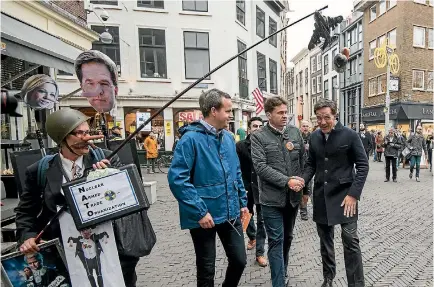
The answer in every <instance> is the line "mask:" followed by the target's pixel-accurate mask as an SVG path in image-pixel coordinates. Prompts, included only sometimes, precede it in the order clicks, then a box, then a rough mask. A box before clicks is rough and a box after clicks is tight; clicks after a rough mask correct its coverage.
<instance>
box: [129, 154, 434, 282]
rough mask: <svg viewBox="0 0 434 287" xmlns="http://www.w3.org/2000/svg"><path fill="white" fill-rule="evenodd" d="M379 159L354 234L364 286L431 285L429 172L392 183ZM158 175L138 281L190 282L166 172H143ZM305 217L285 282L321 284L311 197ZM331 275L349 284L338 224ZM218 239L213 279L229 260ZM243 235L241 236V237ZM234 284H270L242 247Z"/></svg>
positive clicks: (189, 248) (190, 267)
mask: <svg viewBox="0 0 434 287" xmlns="http://www.w3.org/2000/svg"><path fill="white" fill-rule="evenodd" d="M383 164H384V163H377V162H372V160H371V162H370V172H369V177H368V181H367V183H366V185H365V188H364V191H363V194H362V199H361V202H360V217H359V221H358V222H359V237H360V244H361V248H362V254H363V263H364V271H365V282H366V286H375V287H379V286H393V287H399V286H403V287H404V286H405V287H408V286H426V287H428V286H433V276H432V270H433V263H432V260H433V217H432V215H433V213H432V211H433V198H432V191H433V190H432V189H433V182H432V180H433V178H432V175H431V173H429V171H428V170H427V169H422V170H421V182H419V183H418V182H416V181H415V180H414V178H413V180H410V179H409V178H408V169H402V168H400V169H399V170H398V183H393V182H388V183H385V182H383V181H384V169H383V167H384V165H383ZM145 176H146V180H147V181H150V180H157V181H158V184H157V194H158V199H157V202H156V203H154V204H153V205H152V206H151V208H150V211H149V216H150V219H151V221H152V224H153V226H154V229H155V232H156V234H157V244H156V246H155V247H154V249H153V251H152V253H151V254H150V255H149V256H147V257H145V258H142V259H141V260H140V262H139V265H138V267H137V272H138V286H151V287H154V286H155V287H157V286H196V270H195V257H194V250H193V244H192V241H191V237H190V234H189V232H188V231H186V230H181V229H180V227H179V218H178V204H177V202H176V200H175V198H174V197H173V196H172V194H171V192H170V190H169V188H168V183H167V177H166V175H164V174H156V175H145ZM309 217H310V220H309V221H307V222H304V221H301V220H299V218H297V223H296V226H295V231H294V241H293V244H292V248H291V252H290V263H289V275H290V278H291V279H290V285H289V286H309V287H311V286H312V287H313V286H320V285H321V283H322V264H321V257H320V251H319V238H318V235H317V232H316V227H315V224H314V223H313V222H312V220H311V217H312V206H311V204H310V203H309ZM335 234H336V236H335V249H336V260H337V275H336V278H335V281H334V286H347V283H346V275H345V266H344V259H343V249H342V242H341V239H340V227H339V226H337V227H336V230H335ZM217 241H218V250H217V262H216V285H217V284H219V285H220V284H221V283H222V281H223V278H224V274H225V270H226V266H227V261H226V259H225V254H224V251H223V248H222V246H221V243H220V241H219V240H217ZM246 242H247V239H246ZM247 253H248V262H247V267H246V269H245V271H244V275H243V277H242V279H241V282H240V286H271V279H270V272H269V268H268V267H266V268H261V267H259V266H258V265H257V264H255V258H254V250H251V251H248V252H247Z"/></svg>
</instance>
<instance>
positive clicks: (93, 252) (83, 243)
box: [68, 228, 109, 287]
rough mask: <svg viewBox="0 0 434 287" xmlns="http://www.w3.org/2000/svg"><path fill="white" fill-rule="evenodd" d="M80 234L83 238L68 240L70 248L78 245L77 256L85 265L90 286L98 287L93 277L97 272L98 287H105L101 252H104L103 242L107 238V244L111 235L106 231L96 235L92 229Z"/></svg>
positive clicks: (70, 238)
mask: <svg viewBox="0 0 434 287" xmlns="http://www.w3.org/2000/svg"><path fill="white" fill-rule="evenodd" d="M80 234H81V235H82V236H79V237H77V238H74V237H72V236H70V237H69V238H68V243H69V247H73V243H75V244H76V245H75V248H76V250H75V256H78V258H80V261H81V263H83V266H84V269H86V272H87V278H89V283H90V285H91V286H92V287H97V285H96V282H95V277H94V276H93V271H94V270H95V272H96V276H97V281H98V287H104V280H103V277H102V273H101V260H100V255H101V252H104V251H103V249H102V245H101V240H102V239H104V237H105V238H106V240H105V243H106V244H107V238H109V235H108V234H107V232H105V231H104V232H101V233H100V234H94V233H93V232H92V229H91V228H88V229H85V230H82V231H80Z"/></svg>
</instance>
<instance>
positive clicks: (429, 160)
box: [428, 149, 433, 170]
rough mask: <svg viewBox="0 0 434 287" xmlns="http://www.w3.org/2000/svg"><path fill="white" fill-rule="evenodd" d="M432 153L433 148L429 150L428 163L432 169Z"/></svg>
mask: <svg viewBox="0 0 434 287" xmlns="http://www.w3.org/2000/svg"><path fill="white" fill-rule="evenodd" d="M432 153H433V151H432V150H431V149H429V150H428V163H429V170H432Z"/></svg>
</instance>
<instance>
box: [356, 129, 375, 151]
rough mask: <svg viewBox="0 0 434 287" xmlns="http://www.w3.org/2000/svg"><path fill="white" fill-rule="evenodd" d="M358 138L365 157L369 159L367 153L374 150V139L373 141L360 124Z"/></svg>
mask: <svg viewBox="0 0 434 287" xmlns="http://www.w3.org/2000/svg"><path fill="white" fill-rule="evenodd" d="M359 137H360V139H361V140H362V144H363V148H364V150H365V153H366V156H367V157H368V159H369V153H370V152H371V150H372V149H373V148H374V142H375V139H374V140H373V136H372V135H371V134H370V133H369V132H367V131H366V130H365V125H364V124H360V132H359ZM374 152H375V151H374Z"/></svg>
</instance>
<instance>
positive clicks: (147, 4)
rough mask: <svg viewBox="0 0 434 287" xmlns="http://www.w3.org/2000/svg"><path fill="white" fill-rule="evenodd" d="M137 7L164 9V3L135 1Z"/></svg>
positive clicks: (145, 0)
mask: <svg viewBox="0 0 434 287" xmlns="http://www.w3.org/2000/svg"><path fill="white" fill-rule="evenodd" d="M137 7H140V8H155V9H164V1H158V0H137Z"/></svg>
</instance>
